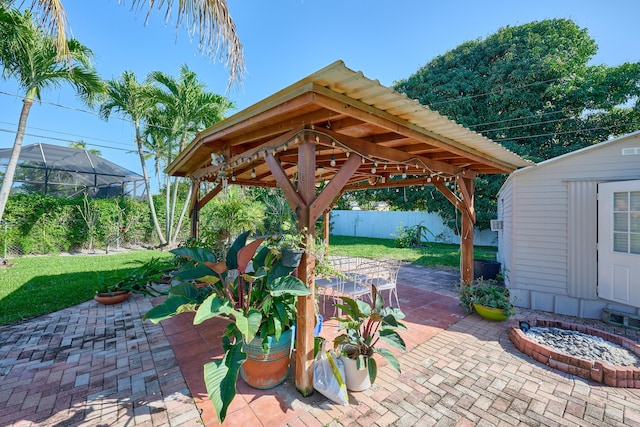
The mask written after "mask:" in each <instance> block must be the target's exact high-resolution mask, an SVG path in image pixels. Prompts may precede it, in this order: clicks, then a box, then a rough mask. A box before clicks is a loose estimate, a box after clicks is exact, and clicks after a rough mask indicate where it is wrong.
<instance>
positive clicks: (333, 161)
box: [329, 154, 336, 167]
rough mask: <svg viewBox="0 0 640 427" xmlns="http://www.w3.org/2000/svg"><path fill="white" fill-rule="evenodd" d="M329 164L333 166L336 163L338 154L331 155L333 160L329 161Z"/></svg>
mask: <svg viewBox="0 0 640 427" xmlns="http://www.w3.org/2000/svg"><path fill="white" fill-rule="evenodd" d="M329 164H330V165H331V166H332V167H333V166H335V165H336V156H335V154H332V155H331V161H330V162H329Z"/></svg>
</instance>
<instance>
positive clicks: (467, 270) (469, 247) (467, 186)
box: [459, 178, 475, 285]
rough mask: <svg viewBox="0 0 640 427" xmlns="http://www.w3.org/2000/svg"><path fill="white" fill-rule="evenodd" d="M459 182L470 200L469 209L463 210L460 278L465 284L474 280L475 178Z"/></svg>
mask: <svg viewBox="0 0 640 427" xmlns="http://www.w3.org/2000/svg"><path fill="white" fill-rule="evenodd" d="M459 184H460V185H461V187H463V191H462V193H463V194H467V195H468V197H469V200H467V201H466V202H467V203H465V205H466V206H467V207H468V209H465V210H463V211H462V236H460V278H461V281H462V284H463V285H470V284H471V283H472V282H473V227H474V225H475V215H474V214H475V211H474V210H473V201H474V197H473V191H474V189H473V180H472V179H468V178H463V179H461V180H460V182H459Z"/></svg>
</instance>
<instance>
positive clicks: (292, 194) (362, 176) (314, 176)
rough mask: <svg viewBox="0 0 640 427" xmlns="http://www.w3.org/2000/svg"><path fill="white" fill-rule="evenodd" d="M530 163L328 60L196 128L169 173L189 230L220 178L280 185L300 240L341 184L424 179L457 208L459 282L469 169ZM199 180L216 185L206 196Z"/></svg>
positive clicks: (309, 351) (306, 345)
mask: <svg viewBox="0 0 640 427" xmlns="http://www.w3.org/2000/svg"><path fill="white" fill-rule="evenodd" d="M530 164H531V163H530V162H528V161H526V160H524V159H522V158H520V157H518V156H517V155H515V154H514V153H512V152H510V151H508V150H506V149H505V148H503V147H502V146H501V145H499V144H497V143H495V142H493V141H491V140H489V139H487V138H485V137H484V136H482V135H480V134H478V133H475V132H472V131H470V130H468V129H466V128H464V127H462V126H460V125H458V124H456V123H455V122H453V121H451V120H449V119H447V118H446V117H444V116H442V115H440V114H438V113H436V112H434V111H431V110H430V109H428V108H427V107H424V106H422V105H421V104H420V103H418V102H417V101H415V100H411V99H409V98H408V97H407V96H406V95H403V94H399V93H398V92H396V91H394V90H393V89H391V88H388V87H385V86H383V85H381V84H380V82H378V81H375V80H370V79H368V78H366V77H365V76H364V75H363V74H362V73H361V72H356V71H353V70H351V69H349V68H347V67H346V66H345V64H344V63H343V62H342V61H336V62H334V63H333V64H330V65H329V66H327V67H325V68H323V69H321V70H319V71H317V72H315V73H313V74H311V75H310V76H308V77H306V78H304V79H302V80H300V81H298V82H297V83H294V84H292V85H291V86H289V87H287V88H285V89H282V90H281V91H279V92H277V93H275V94H274V95H272V96H270V97H268V98H266V99H264V100H262V101H260V102H258V103H257V104H254V105H253V106H251V107H249V108H247V109H245V110H243V111H241V112H239V113H237V114H235V115H233V116H231V117H229V118H227V119H225V120H223V121H222V122H219V123H217V124H216V125H214V126H212V127H210V128H208V129H206V130H204V131H202V132H200V133H199V134H198V135H197V136H196V137H195V138H194V140H193V141H192V142H191V143H190V144H189V145H188V146H187V147H186V148H185V149H184V150H183V151H182V152H181V153H180V154H179V155H178V157H177V158H176V159H175V161H174V162H173V163H171V165H169V167H168V173H169V174H170V175H173V176H182V177H187V178H189V179H191V182H192V188H193V190H194V191H193V192H192V198H191V205H190V209H191V210H190V212H191V219H192V234H193V235H197V232H198V212H199V210H200V209H201V208H202V207H203V206H204V205H205V204H206V203H208V202H209V201H210V200H211V199H212V198H213V197H215V196H216V195H217V194H218V193H219V192H220V191H222V189H223V188H225V187H226V186H227V185H245V186H262V187H279V188H281V189H282V190H283V192H284V194H285V196H286V198H287V200H288V203H289V204H290V206H291V208H292V209H293V211H294V212H295V213H296V215H297V218H298V226H299V229H301V230H303V229H306V230H307V242H309V243H310V242H311V241H312V239H315V223H316V221H317V220H318V219H319V218H320V217H321V216H323V215H324V216H325V220H326V218H327V217H328V213H329V212H330V210H331V207H332V206H333V204H334V203H335V201H337V200H338V198H339V197H340V196H341V194H342V193H343V192H344V191H348V190H358V189H367V188H388V187H407V186H433V187H435V188H436V189H438V190H439V191H440V192H442V194H444V196H445V197H446V198H447V199H448V200H449V201H450V202H451V203H453V204H454V205H455V207H456V208H457V209H458V210H459V211H460V213H461V218H462V229H461V233H462V236H461V280H462V282H463V283H470V282H471V281H472V280H473V225H474V223H475V211H474V201H473V200H474V179H475V177H476V175H477V174H498V173H510V172H512V171H514V170H515V169H516V168H518V167H522V166H528V165H530ZM205 182H209V183H214V184H215V185H214V187H213V189H212V190H210V191H208V192H206V194H204V192H203V191H202V188H203V186H202V184H203V183H205ZM327 230H328V227H325V232H326V233H328V231H327ZM313 268H314V259H313V257H311V256H304V257H303V260H302V262H301V263H300V267H299V268H298V276H299V277H300V279H302V280H303V281H304V282H305V283H306V284H307V285H308V286H309V288H310V289H311V295H309V296H307V297H300V298H299V300H298V328H297V337H296V339H297V350H296V387H297V388H298V390H299V391H300V392H301V393H302V394H303V395H308V394H310V393H311V392H312V390H313V386H312V379H313V378H312V376H313V373H312V370H311V365H312V361H313V327H314V319H315V317H314V298H315V295H314V293H315V289H314V288H315V279H314V277H313Z"/></svg>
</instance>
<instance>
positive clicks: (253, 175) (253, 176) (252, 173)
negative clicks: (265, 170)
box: [251, 168, 256, 178]
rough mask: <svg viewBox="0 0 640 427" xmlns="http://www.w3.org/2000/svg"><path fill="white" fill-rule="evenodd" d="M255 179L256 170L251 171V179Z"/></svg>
mask: <svg viewBox="0 0 640 427" xmlns="http://www.w3.org/2000/svg"><path fill="white" fill-rule="evenodd" d="M255 177H256V168H253V169H251V178H255Z"/></svg>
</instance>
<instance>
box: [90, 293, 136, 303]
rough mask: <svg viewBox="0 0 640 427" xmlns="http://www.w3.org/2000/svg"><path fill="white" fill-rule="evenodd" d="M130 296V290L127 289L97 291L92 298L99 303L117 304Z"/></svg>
mask: <svg viewBox="0 0 640 427" xmlns="http://www.w3.org/2000/svg"><path fill="white" fill-rule="evenodd" d="M130 296H131V292H129V291H116V292H112V293H111V294H110V293H109V292H98V293H97V294H95V296H94V297H93V299H94V300H96V301H98V302H99V303H100V304H105V305H111V304H118V303H120V302H122V301H124V300H126V299H127V298H129V297H130Z"/></svg>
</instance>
